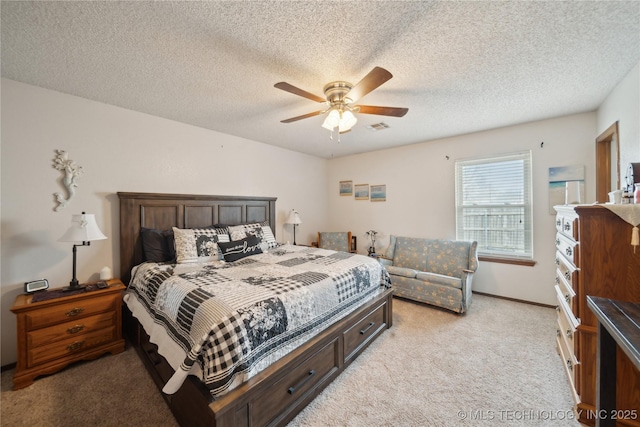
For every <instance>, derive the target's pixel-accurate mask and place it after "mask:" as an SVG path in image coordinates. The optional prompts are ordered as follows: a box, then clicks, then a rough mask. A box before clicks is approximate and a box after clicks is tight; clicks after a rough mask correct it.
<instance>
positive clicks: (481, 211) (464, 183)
mask: <svg viewBox="0 0 640 427" xmlns="http://www.w3.org/2000/svg"><path fill="white" fill-rule="evenodd" d="M531 223H532V220H531V152H530V151H527V152H522V153H514V154H506V155H502V156H497V157H488V158H483V159H470V160H458V161H456V238H457V239H459V240H475V241H477V242H478V254H479V255H485V256H489V257H497V258H515V259H521V260H532V259H533V243H532V224H531Z"/></svg>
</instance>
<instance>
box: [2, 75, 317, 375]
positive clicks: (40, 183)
mask: <svg viewBox="0 0 640 427" xmlns="http://www.w3.org/2000/svg"><path fill="white" fill-rule="evenodd" d="M1 136H2V146H1V149H2V175H1V179H2V193H1V197H2V200H1V201H2V210H1V216H0V218H1V220H2V229H1V245H2V248H1V249H2V256H1V265H0V269H1V280H2V282H1V287H0V291H1V295H2V300H1V310H0V312H1V319H0V320H1V327H2V329H1V337H2V343H1V350H2V359H1V364H2V365H6V364H8V363H12V362H14V361H15V360H16V348H15V345H16V344H15V342H16V333H15V329H16V324H15V316H14V315H13V313H11V312H10V311H9V309H10V307H11V305H12V304H13V301H14V299H15V297H16V295H18V294H20V293H21V292H22V291H23V283H24V282H25V281H28V280H33V279H38V278H47V279H48V280H49V282H50V283H51V286H52V287H53V286H56V287H59V286H64V285H66V284H67V283H68V282H69V280H71V267H72V257H71V248H72V245H71V244H69V243H59V242H57V239H58V238H59V237H60V236H62V234H63V233H64V231H66V229H67V228H68V226H69V225H70V220H71V214H73V213H80V212H81V211H86V212H88V213H94V214H96V218H97V221H98V225H99V226H100V228H101V229H102V231H103V232H104V233H105V234H106V235H107V236H108V240H104V241H98V242H94V243H92V244H91V246H90V247H84V248H79V249H78V254H77V257H78V272H77V275H78V279H79V280H80V281H86V280H88V279H90V278H93V279H95V278H96V277H97V273H98V272H99V271H100V269H101V268H102V267H104V266H109V267H111V268H112V269H113V271H114V272H117V271H119V268H120V267H119V252H118V248H119V238H118V229H119V228H118V227H119V210H118V209H119V208H118V199H117V196H116V195H115V193H116V192H117V191H133V192H167V193H192V194H224V195H245V196H274V197H278V200H277V204H276V206H277V227H276V230H275V232H276V237H277V238H278V240H280V241H287V240H291V241H292V240H293V237H292V233H291V226H288V225H286V226H285V225H283V223H284V221H285V218H286V214H287V212H288V211H289V209H291V208H296V209H298V210H299V211H300V213H301V216H302V220H303V224H302V225H300V227H299V228H298V231H297V233H296V237H297V239H298V240H302V241H311V240H312V239H313V233H315V232H316V230H318V229H319V228H321V227H322V226H323V224H324V222H325V221H326V218H327V215H328V211H327V210H326V206H327V201H326V197H325V191H324V190H325V180H326V174H327V172H326V164H327V162H326V160H324V159H318V158H316V157H312V156H308V155H304V154H300V153H296V152H293V151H289V150H284V149H280V148H276V147H272V146H269V145H266V144H262V143H258V142H254V141H249V140H245V139H241V138H236V137H233V136H230V135H225V134H221V133H217V132H212V131H209V130H205V129H202V128H197V127H194V126H189V125H185V124H182V123H178V122H174V121H171V120H166V119H162V118H159V117H153V116H150V115H146V114H142V113H138V112H134V111H131V110H126V109H123V108H118V107H114V106H110V105H106V104H101V103H98V102H94V101H90V100H87V99H82V98H77V97H73V96H69V95H65V94H61V93H59V92H54V91H49V90H44V89H41V88H38V87H35V86H30V85H25V84H22V83H18V82H15V81H11V80H7V79H2V135H1ZM56 149H63V150H66V151H67V152H68V153H69V158H70V159H72V160H74V161H75V162H76V163H77V164H78V165H79V166H82V167H83V169H84V174H83V175H82V176H81V177H80V179H79V187H78V189H77V194H76V196H75V197H74V199H72V201H71V203H70V204H69V206H68V207H67V208H65V209H63V210H62V211H60V212H54V211H53V207H54V206H55V204H54V199H53V196H52V194H53V193H55V192H60V191H62V186H61V185H60V183H59V178H60V177H61V173H60V172H59V171H57V170H55V169H53V167H52V161H53V157H54V150H56ZM292 177H297V179H291V178H292ZM305 194H313V197H303V196H302V197H301V195H305Z"/></svg>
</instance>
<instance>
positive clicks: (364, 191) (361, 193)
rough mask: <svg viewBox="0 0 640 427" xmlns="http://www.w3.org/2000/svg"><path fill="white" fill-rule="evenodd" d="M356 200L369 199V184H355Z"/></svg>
mask: <svg viewBox="0 0 640 427" xmlns="http://www.w3.org/2000/svg"><path fill="white" fill-rule="evenodd" d="M355 194H356V200H369V184H356V186H355Z"/></svg>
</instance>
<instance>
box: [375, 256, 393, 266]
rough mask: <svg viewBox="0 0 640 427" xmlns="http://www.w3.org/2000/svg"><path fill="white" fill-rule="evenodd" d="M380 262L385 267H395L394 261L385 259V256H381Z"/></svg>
mask: <svg viewBox="0 0 640 427" xmlns="http://www.w3.org/2000/svg"><path fill="white" fill-rule="evenodd" d="M378 261H380V264H382V265H384V266H389V265H393V260H392V259H389V258H385V257H383V256H379V257H378Z"/></svg>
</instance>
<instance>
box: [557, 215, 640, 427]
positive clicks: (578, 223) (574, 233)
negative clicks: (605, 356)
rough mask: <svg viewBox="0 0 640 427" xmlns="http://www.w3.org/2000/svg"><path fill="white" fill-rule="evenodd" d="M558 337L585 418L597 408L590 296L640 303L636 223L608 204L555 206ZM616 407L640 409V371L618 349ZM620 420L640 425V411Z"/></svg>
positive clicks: (594, 322) (594, 324)
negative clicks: (633, 238)
mask: <svg viewBox="0 0 640 427" xmlns="http://www.w3.org/2000/svg"><path fill="white" fill-rule="evenodd" d="M555 209H556V212H557V215H556V231H557V234H556V285H555V291H556V294H557V299H558V320H557V331H556V335H557V337H556V341H557V345H558V353H559V354H560V357H561V358H562V360H563V364H564V367H565V372H566V373H567V377H568V378H569V382H570V384H571V387H572V391H573V396H574V399H575V401H576V408H575V409H576V414H577V416H578V417H579V419H580V421H581V422H583V423H585V424H589V425H594V424H595V422H596V418H597V413H596V407H595V404H596V353H597V325H598V322H597V319H596V317H595V315H594V314H593V313H592V312H591V310H589V309H588V308H587V295H591V296H597V297H604V298H611V299H616V300H621V301H629V302H635V303H640V246H638V247H636V250H635V252H634V247H633V246H631V244H630V242H631V232H632V228H633V227H632V226H631V225H630V224H628V223H627V222H626V221H624V220H623V219H621V218H620V217H619V216H618V215H616V214H614V213H613V212H611V211H610V210H609V209H607V208H605V207H603V206H597V205H573V206H571V205H569V206H556V207H555ZM617 368H618V372H617V378H616V384H617V388H616V390H617V405H616V406H617V408H618V409H619V410H621V411H620V413H621V414H622V413H623V412H622V410H629V411H633V410H635V413H638V408H640V372H638V370H637V369H636V367H635V366H634V365H633V363H632V362H631V361H630V360H629V358H628V357H627V356H626V355H625V354H624V353H623V352H621V351H619V352H618V354H617ZM618 425H624V426H635V427H640V416H638V417H635V418H634V419H631V418H625V419H619V420H618Z"/></svg>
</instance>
